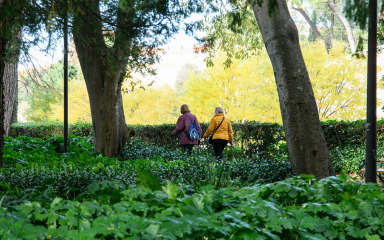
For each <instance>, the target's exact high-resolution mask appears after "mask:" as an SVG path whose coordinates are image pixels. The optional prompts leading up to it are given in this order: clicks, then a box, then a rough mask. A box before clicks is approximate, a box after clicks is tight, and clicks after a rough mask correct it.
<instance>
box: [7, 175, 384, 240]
mask: <svg viewBox="0 0 384 240" xmlns="http://www.w3.org/2000/svg"><path fill="white" fill-rule="evenodd" d="M383 219H384V197H383V194H382V192H381V188H380V186H378V185H377V184H372V183H371V184H360V183H356V182H347V181H346V177H345V176H343V177H342V179H340V178H335V177H330V178H326V179H323V180H320V181H313V180H311V179H310V178H307V179H302V178H294V179H287V180H285V181H281V182H277V183H272V184H266V185H260V184H256V185H252V186H249V187H245V188H240V189H238V188H235V187H229V188H224V189H219V190H217V189H215V188H214V187H213V186H203V187H194V186H188V185H183V186H177V185H176V184H172V183H170V182H168V183H167V184H166V185H162V186H160V189H159V190H151V189H149V188H141V187H133V186H127V185H124V184H121V183H119V182H117V181H114V182H111V181H101V182H95V183H93V184H91V185H89V186H88V187H87V189H86V190H85V191H84V192H83V193H82V195H81V197H79V198H78V199H77V200H63V199H61V198H55V199H53V200H45V201H40V202H26V203H21V204H18V205H15V206H13V207H11V208H4V207H0V238H2V239H195V240H200V239H201V240H205V239H287V240H290V239H319V240H326V239H335V240H336V239H372V240H376V239H377V240H378V239H380V238H381V237H382V236H384V221H383Z"/></svg>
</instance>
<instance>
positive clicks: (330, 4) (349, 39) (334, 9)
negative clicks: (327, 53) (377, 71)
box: [327, 0, 356, 54]
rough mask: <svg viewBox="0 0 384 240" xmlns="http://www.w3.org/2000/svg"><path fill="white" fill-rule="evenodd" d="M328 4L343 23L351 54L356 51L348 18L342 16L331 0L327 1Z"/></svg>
mask: <svg viewBox="0 0 384 240" xmlns="http://www.w3.org/2000/svg"><path fill="white" fill-rule="evenodd" d="M327 4H328V6H329V7H330V8H331V9H332V11H333V12H335V13H336V15H337V16H338V17H339V19H340V21H341V22H342V23H343V25H344V28H345V31H346V32H347V39H348V43H349V47H350V48H351V52H352V54H353V53H355V52H356V44H355V40H354V39H353V33H352V28H351V25H349V22H348V20H347V19H346V18H345V17H344V15H343V13H342V12H340V10H339V8H338V7H337V5H336V4H335V3H334V2H333V0H328V1H327Z"/></svg>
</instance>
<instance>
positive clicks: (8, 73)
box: [3, 62, 17, 136]
mask: <svg viewBox="0 0 384 240" xmlns="http://www.w3.org/2000/svg"><path fill="white" fill-rule="evenodd" d="M3 79H4V104H5V105H4V132H5V136H9V134H10V131H11V124H12V114H13V109H14V105H15V102H16V96H17V62H15V63H7V64H6V65H5V71H4V78H3Z"/></svg>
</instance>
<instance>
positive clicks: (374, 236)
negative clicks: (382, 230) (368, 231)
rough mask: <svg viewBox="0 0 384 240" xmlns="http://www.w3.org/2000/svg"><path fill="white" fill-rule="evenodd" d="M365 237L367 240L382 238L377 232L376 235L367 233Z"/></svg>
mask: <svg viewBox="0 0 384 240" xmlns="http://www.w3.org/2000/svg"><path fill="white" fill-rule="evenodd" d="M365 239H367V240H380V239H381V238H380V236H379V235H377V234H375V235H365Z"/></svg>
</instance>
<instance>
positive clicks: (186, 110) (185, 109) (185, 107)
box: [180, 104, 189, 114]
mask: <svg viewBox="0 0 384 240" xmlns="http://www.w3.org/2000/svg"><path fill="white" fill-rule="evenodd" d="M188 111H189V108H188V105H187V104H183V105H181V108H180V112H181V114H184V113H185V112H188Z"/></svg>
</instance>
